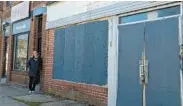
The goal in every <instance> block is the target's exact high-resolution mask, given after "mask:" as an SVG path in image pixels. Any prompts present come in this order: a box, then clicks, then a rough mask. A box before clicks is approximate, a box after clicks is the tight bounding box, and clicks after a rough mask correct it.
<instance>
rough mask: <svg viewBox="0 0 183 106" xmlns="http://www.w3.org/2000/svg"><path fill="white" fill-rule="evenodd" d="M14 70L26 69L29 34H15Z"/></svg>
mask: <svg viewBox="0 0 183 106" xmlns="http://www.w3.org/2000/svg"><path fill="white" fill-rule="evenodd" d="M14 41H15V46H14V52H15V55H14V70H15V71H25V70H26V64H27V53H28V34H21V35H15V39H14Z"/></svg>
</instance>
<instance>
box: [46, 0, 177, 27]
mask: <svg viewBox="0 0 183 106" xmlns="http://www.w3.org/2000/svg"><path fill="white" fill-rule="evenodd" d="M171 3H172V4H173V3H177V2H175V1H123V2H117V3H115V4H112V5H109V6H105V7H102V8H98V9H95V10H91V11H88V12H85V13H81V14H78V15H74V16H71V17H67V18H62V19H58V20H55V21H51V22H46V29H51V28H56V27H60V26H65V25H69V24H75V23H80V22H84V21H88V20H93V19H98V18H102V17H109V16H115V15H117V14H125V13H129V12H133V11H139V10H142V9H147V8H152V7H158V6H162V5H165V4H166V5H167V4H171Z"/></svg>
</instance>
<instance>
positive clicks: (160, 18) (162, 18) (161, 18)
mask: <svg viewBox="0 0 183 106" xmlns="http://www.w3.org/2000/svg"><path fill="white" fill-rule="evenodd" d="M173 17H180V14H179V15H172V16H167V17H159V18H156V19H151V20H142V21H136V22H130V23H124V24H119V26H122V25H132V24H138V23H143V22H151V21H157V20H164V19H168V18H173Z"/></svg>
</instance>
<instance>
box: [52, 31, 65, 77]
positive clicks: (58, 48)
mask: <svg viewBox="0 0 183 106" xmlns="http://www.w3.org/2000/svg"><path fill="white" fill-rule="evenodd" d="M54 45H55V46H54V65H53V70H54V71H53V78H55V79H60V78H63V71H64V70H63V68H64V48H65V29H56V30H55V41H54Z"/></svg>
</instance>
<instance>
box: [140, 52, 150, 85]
mask: <svg viewBox="0 0 183 106" xmlns="http://www.w3.org/2000/svg"><path fill="white" fill-rule="evenodd" d="M139 77H140V84H147V83H148V60H146V57H145V53H144V52H142V58H141V60H140V61H139Z"/></svg>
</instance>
